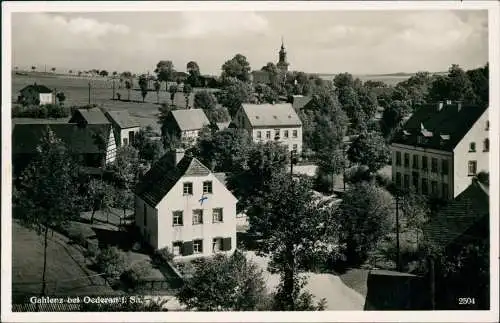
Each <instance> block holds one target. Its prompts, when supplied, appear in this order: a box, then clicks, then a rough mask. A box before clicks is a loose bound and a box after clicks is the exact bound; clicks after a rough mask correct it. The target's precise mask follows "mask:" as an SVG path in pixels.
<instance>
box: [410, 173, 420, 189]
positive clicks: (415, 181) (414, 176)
mask: <svg viewBox="0 0 500 323" xmlns="http://www.w3.org/2000/svg"><path fill="white" fill-rule="evenodd" d="M411 178H412V181H413V188H414V189H415V192H417V193H418V184H419V178H418V173H417V172H413V173H411Z"/></svg>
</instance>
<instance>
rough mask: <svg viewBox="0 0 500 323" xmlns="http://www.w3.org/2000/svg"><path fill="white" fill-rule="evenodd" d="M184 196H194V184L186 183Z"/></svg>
mask: <svg viewBox="0 0 500 323" xmlns="http://www.w3.org/2000/svg"><path fill="white" fill-rule="evenodd" d="M183 192H184V195H193V183H184V188H183Z"/></svg>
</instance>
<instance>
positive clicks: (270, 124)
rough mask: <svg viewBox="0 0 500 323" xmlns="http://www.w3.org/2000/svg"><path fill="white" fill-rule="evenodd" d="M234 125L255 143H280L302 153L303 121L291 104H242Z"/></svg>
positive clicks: (290, 149)
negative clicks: (243, 130) (245, 131)
mask: <svg viewBox="0 0 500 323" xmlns="http://www.w3.org/2000/svg"><path fill="white" fill-rule="evenodd" d="M232 124H233V125H234V126H235V127H237V128H242V129H246V130H247V131H248V132H249V134H250V136H251V137H252V139H253V141H254V142H268V141H275V142H279V143H281V144H283V145H286V146H287V147H288V150H289V151H292V150H295V151H297V152H298V153H301V152H302V121H301V120H300V118H299V116H298V115H297V113H296V112H295V110H294V109H293V107H292V105H291V104H290V103H280V104H246V103H244V104H242V106H241V108H240V109H239V110H238V111H237V112H236V114H235V116H234V118H233V120H232Z"/></svg>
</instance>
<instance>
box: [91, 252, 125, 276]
mask: <svg viewBox="0 0 500 323" xmlns="http://www.w3.org/2000/svg"><path fill="white" fill-rule="evenodd" d="M96 266H97V268H98V269H99V271H100V272H102V273H104V274H106V275H107V276H108V277H110V278H117V277H120V275H121V273H122V272H123V271H124V270H125V255H124V254H123V253H122V252H120V251H119V250H118V248H116V247H111V248H106V249H104V250H102V251H101V252H100V253H99V254H98V255H97V257H96Z"/></svg>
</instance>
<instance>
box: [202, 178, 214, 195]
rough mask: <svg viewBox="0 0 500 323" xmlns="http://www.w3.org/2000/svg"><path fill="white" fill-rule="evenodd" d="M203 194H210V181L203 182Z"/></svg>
mask: <svg viewBox="0 0 500 323" xmlns="http://www.w3.org/2000/svg"><path fill="white" fill-rule="evenodd" d="M203 194H212V181H206V182H203Z"/></svg>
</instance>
